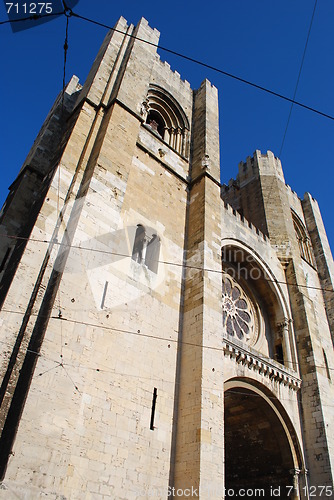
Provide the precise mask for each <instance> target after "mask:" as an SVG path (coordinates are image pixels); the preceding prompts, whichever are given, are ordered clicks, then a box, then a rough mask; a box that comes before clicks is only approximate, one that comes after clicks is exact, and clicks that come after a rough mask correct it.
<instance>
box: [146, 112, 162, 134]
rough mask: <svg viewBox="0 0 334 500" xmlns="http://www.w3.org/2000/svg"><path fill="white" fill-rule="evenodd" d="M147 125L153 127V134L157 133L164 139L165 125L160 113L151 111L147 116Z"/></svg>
mask: <svg viewBox="0 0 334 500" xmlns="http://www.w3.org/2000/svg"><path fill="white" fill-rule="evenodd" d="M146 123H147V125H149V126H150V127H151V129H152V130H153V132H157V133H158V134H159V135H160V136H161V138H162V139H163V138H164V135H165V123H164V120H163V118H162V116H161V115H160V113H158V112H157V111H154V110H152V111H150V112H149V114H148V115H147V119H146Z"/></svg>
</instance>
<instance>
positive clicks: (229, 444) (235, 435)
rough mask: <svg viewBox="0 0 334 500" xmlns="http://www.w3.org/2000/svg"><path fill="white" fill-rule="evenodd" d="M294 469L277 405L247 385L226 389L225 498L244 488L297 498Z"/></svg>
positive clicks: (270, 496)
mask: <svg viewBox="0 0 334 500" xmlns="http://www.w3.org/2000/svg"><path fill="white" fill-rule="evenodd" d="M293 470H294V463H293V458H292V453H291V448H290V445H289V441H288V438H287V435H286V432H285V430H284V428H283V426H282V423H281V422H280V420H279V418H278V416H277V414H276V413H275V411H274V410H273V408H272V407H271V406H270V405H269V404H268V403H267V401H265V399H264V398H263V397H262V396H261V395H259V394H258V393H256V392H253V391H251V390H248V389H246V388H244V387H240V388H238V387H236V388H231V389H228V390H227V391H226V392H225V491H226V493H227V494H226V497H225V498H232V496H233V495H232V494H231V495H228V490H230V492H232V490H233V491H234V497H235V495H236V494H237V492H238V491H240V490H241V489H243V490H249V491H250V492H252V491H253V492H255V490H261V494H258V495H257V496H258V497H259V498H265V499H269V498H282V499H283V498H284V499H287V498H295V497H294V496H293V493H294V492H293V491H292V485H293ZM273 490H275V493H276V495H275V496H273ZM262 491H263V494H262ZM277 493H279V495H278V494H277Z"/></svg>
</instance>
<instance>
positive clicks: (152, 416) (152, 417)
mask: <svg viewBox="0 0 334 500" xmlns="http://www.w3.org/2000/svg"><path fill="white" fill-rule="evenodd" d="M157 397H158V389H157V388H156V387H154V389H153V398H152V409H151V422H150V430H151V431H154V429H155V427H154V417H155V406H156V403H157Z"/></svg>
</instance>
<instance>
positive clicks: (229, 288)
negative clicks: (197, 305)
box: [222, 275, 257, 344]
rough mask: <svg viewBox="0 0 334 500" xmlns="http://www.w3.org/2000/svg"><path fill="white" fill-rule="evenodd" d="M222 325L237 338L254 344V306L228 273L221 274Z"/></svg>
mask: <svg viewBox="0 0 334 500" xmlns="http://www.w3.org/2000/svg"><path fill="white" fill-rule="evenodd" d="M222 288H223V293H222V307H223V327H224V331H225V332H226V333H227V334H228V335H231V336H232V337H233V336H235V337H237V338H238V339H239V340H242V341H247V342H248V343H252V344H254V343H255V341H256V336H257V321H256V312H255V307H254V305H253V303H252V301H251V299H250V298H249V297H248V295H247V294H246V293H245V291H244V289H243V288H242V287H241V285H240V284H239V283H238V282H237V281H236V280H235V279H234V278H232V276H230V275H223V284H222Z"/></svg>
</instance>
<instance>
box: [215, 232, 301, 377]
mask: <svg viewBox="0 0 334 500" xmlns="http://www.w3.org/2000/svg"><path fill="white" fill-rule="evenodd" d="M222 323H223V335H224V336H226V338H227V339H230V340H232V341H233V340H236V341H237V342H239V343H240V342H241V343H242V344H243V345H244V346H245V348H246V349H248V348H251V349H254V350H256V351H257V352H258V353H259V354H260V355H261V356H265V357H267V358H271V359H272V360H274V361H277V362H278V363H280V364H281V365H285V367H286V368H290V369H295V368H296V366H297V359H296V354H295V344H294V340H293V323H292V318H291V312H290V308H289V305H288V303H287V301H286V298H285V296H284V293H283V291H282V289H281V286H280V284H279V283H278V282H277V279H276V277H275V276H274V275H273V273H272V271H271V270H270V269H269V267H268V266H267V265H266V264H265V262H264V261H263V259H262V258H261V257H260V256H259V255H258V254H257V253H256V252H255V251H254V250H253V249H251V248H250V247H249V246H248V245H246V244H243V243H241V242H240V241H238V240H237V239H233V238H227V239H224V240H223V241H222Z"/></svg>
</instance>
